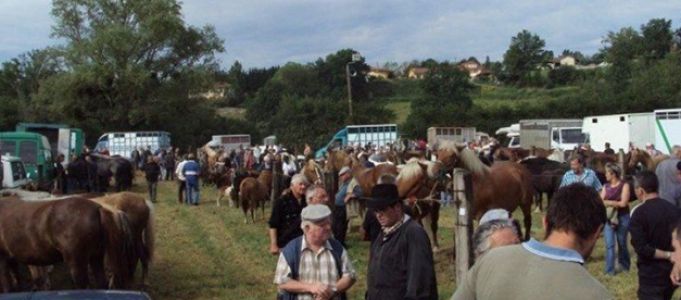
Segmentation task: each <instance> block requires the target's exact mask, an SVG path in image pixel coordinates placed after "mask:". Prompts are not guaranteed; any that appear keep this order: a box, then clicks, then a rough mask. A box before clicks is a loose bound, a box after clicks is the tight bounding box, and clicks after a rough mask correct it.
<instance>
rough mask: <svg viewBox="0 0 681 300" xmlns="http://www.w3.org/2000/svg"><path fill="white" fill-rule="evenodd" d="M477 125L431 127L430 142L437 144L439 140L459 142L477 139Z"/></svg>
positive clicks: (429, 131)
mask: <svg viewBox="0 0 681 300" xmlns="http://www.w3.org/2000/svg"><path fill="white" fill-rule="evenodd" d="M476 138H477V137H476V132H475V127H430V128H428V144H429V145H435V144H436V143H437V142H438V141H454V142H457V143H465V142H472V141H475V140H476Z"/></svg>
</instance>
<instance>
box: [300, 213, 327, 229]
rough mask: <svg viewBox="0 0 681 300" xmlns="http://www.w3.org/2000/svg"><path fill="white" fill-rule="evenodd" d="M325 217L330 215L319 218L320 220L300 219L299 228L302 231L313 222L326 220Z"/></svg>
mask: <svg viewBox="0 0 681 300" xmlns="http://www.w3.org/2000/svg"><path fill="white" fill-rule="evenodd" d="M326 219H331V216H328V217H326V218H324V219H321V220H317V222H312V221H310V220H302V221H300V229H302V230H303V231H305V227H307V226H310V225H312V224H315V223H319V222H322V221H324V220H326Z"/></svg>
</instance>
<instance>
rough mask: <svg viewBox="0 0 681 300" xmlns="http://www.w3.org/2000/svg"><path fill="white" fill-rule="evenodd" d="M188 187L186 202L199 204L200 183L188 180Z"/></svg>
mask: <svg viewBox="0 0 681 300" xmlns="http://www.w3.org/2000/svg"><path fill="white" fill-rule="evenodd" d="M186 184H187V188H186V189H185V193H186V196H185V203H186V204H187V205H198V204H199V185H198V183H196V184H192V183H189V181H188V180H187V183H186Z"/></svg>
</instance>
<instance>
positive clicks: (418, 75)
mask: <svg viewBox="0 0 681 300" xmlns="http://www.w3.org/2000/svg"><path fill="white" fill-rule="evenodd" d="M426 73H428V68H423V67H410V68H409V69H408V70H407V78H409V79H423V77H425V76H426Z"/></svg>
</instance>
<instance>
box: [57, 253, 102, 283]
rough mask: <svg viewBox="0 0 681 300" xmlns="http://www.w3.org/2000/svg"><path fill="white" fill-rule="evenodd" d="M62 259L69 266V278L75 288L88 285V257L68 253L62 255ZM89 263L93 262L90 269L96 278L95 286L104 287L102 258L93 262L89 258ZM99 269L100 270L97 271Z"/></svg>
mask: <svg viewBox="0 0 681 300" xmlns="http://www.w3.org/2000/svg"><path fill="white" fill-rule="evenodd" d="M64 261H65V262H66V265H68V266H69V270H70V272H71V279H72V280H73V284H74V285H75V288H76V289H80V290H83V289H86V288H87V287H88V258H87V257H82V256H74V255H71V254H69V255H64ZM90 263H93V265H92V270H93V273H95V274H94V275H95V279H96V280H97V288H100V289H105V288H106V280H105V279H104V278H105V277H104V267H103V259H102V261H101V262H94V261H92V260H91V261H90ZM97 267H99V269H96V268H97ZM100 269H101V272H97V271H99V270H100Z"/></svg>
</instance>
